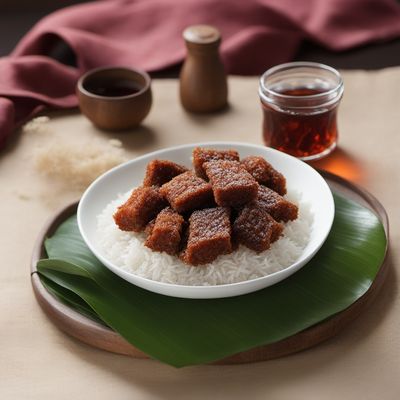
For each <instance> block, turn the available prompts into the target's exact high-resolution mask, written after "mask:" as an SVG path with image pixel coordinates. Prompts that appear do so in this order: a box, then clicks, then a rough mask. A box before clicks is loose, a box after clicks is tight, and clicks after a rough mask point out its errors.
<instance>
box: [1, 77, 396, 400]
mask: <svg viewBox="0 0 400 400" xmlns="http://www.w3.org/2000/svg"><path fill="white" fill-rule="evenodd" d="M343 76H344V79H345V86H346V89H345V97H344V99H343V102H342V105H341V109H340V120H339V124H340V135H341V136H340V148H339V150H338V151H337V152H336V154H335V155H333V156H331V157H329V158H328V159H327V160H326V161H324V162H321V163H320V164H319V166H323V167H326V168H328V169H330V170H331V171H333V172H336V173H338V174H340V175H342V176H344V177H347V178H348V179H350V180H352V181H355V182H358V183H359V184H361V185H362V186H364V187H365V188H366V189H368V190H370V191H371V192H372V193H373V194H375V195H376V196H377V197H378V198H379V199H380V200H381V202H382V203H383V204H384V206H385V207H386V209H387V211H388V214H389V218H390V221H391V240H392V246H391V262H390V264H391V269H390V273H389V279H388V280H387V282H386V285H385V286H384V289H383V292H382V293H381V294H380V296H379V297H378V298H377V299H376V301H375V303H374V305H373V306H372V307H371V308H370V310H369V312H366V313H364V314H363V315H362V316H360V317H359V318H358V319H357V320H355V321H354V322H353V323H352V324H351V325H350V326H349V327H348V328H347V329H346V330H345V331H343V332H342V333H341V334H340V335H338V336H337V337H335V338H333V339H331V340H329V341H327V342H325V343H323V344H321V345H319V346H317V347H315V348H313V349H310V350H307V351H304V352H302V353H298V354H295V355H293V356H290V357H286V358H282V359H278V360H273V361H268V362H263V363H258V364H252V365H239V366H222V367H221V366H218V367H217V366H199V367H190V368H184V369H180V370H178V369H174V368H172V367H169V366H166V365H162V364H160V363H158V362H155V361H150V360H148V361H144V360H135V359H132V358H129V357H125V356H118V355H114V354H110V353H106V352H104V351H100V350H96V349H94V348H91V347H89V346H87V345H84V344H81V343H79V342H77V341H76V340H73V339H71V338H70V337H68V336H66V335H65V334H63V333H62V332H60V331H59V330H58V329H57V328H56V327H54V326H53V325H52V323H51V322H50V321H49V320H48V319H47V317H46V316H45V315H44V314H43V312H42V311H41V309H40V308H39V306H38V304H37V303H36V301H35V298H34V296H33V293H32V289H31V285H30V277H29V262H30V256H31V251H32V247H33V244H34V241H35V238H36V236H37V234H38V232H39V230H40V229H41V227H42V226H43V224H44V222H45V221H46V219H47V218H48V217H50V216H51V215H52V214H53V213H54V212H55V211H56V209H58V208H59V207H62V206H64V205H66V204H67V203H68V202H70V201H71V200H73V199H77V198H78V197H79V194H80V191H79V190H76V189H73V188H69V187H68V184H66V182H63V181H62V180H60V179H58V180H57V182H56V179H54V178H51V177H50V178H49V177H45V176H43V175H41V174H40V173H39V172H38V171H37V169H36V168H35V166H34V159H35V156H34V154H35V153H36V152H37V151H38V148H39V146H40V145H46V142H49V141H51V140H52V139H51V138H54V140H55V143H56V146H57V147H58V148H63V146H67V145H71V144H72V145H74V146H75V147H74V148H76V151H77V152H78V151H82V147H84V146H87V143H88V142H90V143H96V144H98V143H100V144H101V143H107V141H108V139H110V138H118V139H120V140H121V141H122V142H123V144H124V147H125V149H126V155H127V156H128V157H135V156H137V155H140V154H143V153H146V152H148V151H151V150H154V149H160V148H164V147H167V146H171V145H177V144H182V143H189V142H194V141H207V140H224V139H229V140H242V141H248V142H251V143H261V133H260V126H261V112H260V107H259V103H258V97H257V79H255V78H231V79H230V102H231V108H230V110H229V111H228V112H226V113H222V114H219V115H214V116H207V117H206V116H203V117H199V116H197V117H194V116H190V115H188V114H186V113H185V112H184V111H183V110H182V109H181V107H180V105H179V101H178V97H177V82H176V81H174V80H165V81H155V82H154V84H153V89H154V105H153V109H152V111H151V114H150V115H149V117H148V119H147V120H146V123H145V125H144V126H143V127H142V128H141V129H139V130H138V131H136V132H132V133H126V134H107V133H104V132H100V131H97V130H96V129H95V128H93V127H92V125H91V124H90V123H89V122H88V121H87V120H86V119H85V118H84V117H82V116H80V115H79V114H78V113H76V112H71V113H67V114H61V115H60V114H58V115H53V116H51V120H50V122H49V123H48V124H47V129H48V131H47V133H45V134H43V133H35V132H24V133H19V134H16V135H15V137H14V138H13V140H12V141H10V143H9V145H8V147H7V149H6V150H5V151H4V152H3V153H2V154H1V157H0V196H1V208H0V216H1V217H0V229H1V242H0V243H1V249H2V250H1V251H2V255H3V262H2V266H1V272H0V274H1V279H0V399H7V400H8V399H50V398H58V399H87V398H89V399H118V400H119V399H243V398H247V399H266V398H268V399H308V400H310V399H398V398H400V302H399V299H398V295H397V291H398V289H397V287H398V283H397V275H398V270H399V268H400V265H399V264H400V246H399V241H400V228H399V217H400V212H399V207H398V204H399V197H400V183H399V172H398V170H399V167H400V161H399V159H400V117H399V115H400V69H388V70H382V71H379V72H363V71H354V72H344V73H343ZM39 150H40V149H39Z"/></svg>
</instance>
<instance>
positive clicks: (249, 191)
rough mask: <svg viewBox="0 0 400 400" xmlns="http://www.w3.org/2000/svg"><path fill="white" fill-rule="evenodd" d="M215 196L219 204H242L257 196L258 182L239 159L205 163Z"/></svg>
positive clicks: (235, 205)
mask: <svg viewBox="0 0 400 400" xmlns="http://www.w3.org/2000/svg"><path fill="white" fill-rule="evenodd" d="M203 166H204V170H205V172H206V174H207V176H208V178H209V179H210V183H211V186H212V190H213V193H214V198H215V201H216V203H217V204H218V205H219V206H233V207H237V206H241V205H243V204H246V203H248V202H250V201H252V200H254V199H255V198H256V197H257V192H258V186H259V185H258V183H257V181H256V180H255V179H254V178H253V177H252V176H251V175H250V174H249V173H248V172H247V171H246V169H245V168H244V167H243V166H242V165H241V164H240V162H238V161H226V160H217V161H209V162H206V163H204V165H203Z"/></svg>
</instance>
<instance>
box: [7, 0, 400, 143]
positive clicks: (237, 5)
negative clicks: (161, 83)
mask: <svg viewBox="0 0 400 400" xmlns="http://www.w3.org/2000/svg"><path fill="white" fill-rule="evenodd" d="M198 23H207V24H212V25H215V26H216V27H218V28H219V29H220V31H221V33H222V36H223V43H222V45H221V54H222V58H223V61H224V64H225V66H226V69H227V71H228V72H229V73H234V74H242V75H246V74H260V73H262V72H263V71H265V70H266V69H267V68H269V67H271V66H272V65H275V64H279V63H281V62H286V61H290V60H291V59H292V58H293V57H294V55H295V54H296V51H297V50H298V48H299V46H300V44H301V43H302V42H303V41H304V40H309V41H313V42H315V43H318V44H320V45H323V46H325V47H327V48H329V49H331V50H335V51H341V50H346V49H348V48H351V47H353V46H357V45H361V44H365V43H368V42H373V41H374V42H375V41H383V40H388V39H392V38H395V37H398V36H400V6H399V5H398V4H397V3H396V1H395V0H350V1H349V0H325V1H320V0H307V1H301V2H300V1H298V0H280V1H279V2H278V1H274V0H248V1H242V0H201V1H199V0H187V1H185V2H183V1H180V0H103V1H96V2H92V3H86V4H81V5H78V6H73V7H69V8H66V9H63V10H60V11H57V12H55V13H53V14H51V15H49V16H47V17H45V18H44V19H43V20H42V21H40V22H39V23H38V24H37V25H36V26H34V27H33V28H32V30H31V31H30V32H29V33H28V34H27V35H26V36H25V37H24V38H23V39H22V40H21V41H20V43H19V44H18V46H17V47H16V48H15V50H14V51H13V52H12V53H11V55H10V56H8V57H3V58H0V77H1V78H0V147H1V146H3V145H4V143H5V140H6V138H7V137H8V136H9V135H10V134H11V133H12V131H13V130H14V129H15V127H16V126H18V125H19V124H21V123H22V122H24V121H25V120H26V119H28V118H29V117H31V116H32V115H34V113H35V112H37V111H38V110H40V109H43V108H45V107H50V108H69V107H73V106H76V105H77V99H76V96H75V84H76V81H77V79H78V77H79V75H80V74H82V73H83V72H85V71H87V70H88V69H90V68H94V67H98V66H105V65H126V66H134V67H137V68H141V69H145V70H147V71H150V72H151V71H158V70H162V69H164V68H167V67H170V66H173V65H175V64H177V63H179V62H181V61H182V60H183V59H184V56H185V48H184V43H183V40H182V37H181V34H182V31H183V29H184V28H185V27H186V26H188V25H191V24H198ZM60 45H63V46H64V48H66V49H68V50H69V51H70V53H71V54H73V55H74V58H75V61H76V66H68V65H65V64H64V63H63V60H62V57H57V56H55V54H56V53H57V49H59V46H60Z"/></svg>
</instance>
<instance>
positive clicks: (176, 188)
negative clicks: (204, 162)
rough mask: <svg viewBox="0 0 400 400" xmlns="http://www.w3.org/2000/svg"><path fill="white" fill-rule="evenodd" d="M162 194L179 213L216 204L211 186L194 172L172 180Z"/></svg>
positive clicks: (185, 173)
mask: <svg viewBox="0 0 400 400" xmlns="http://www.w3.org/2000/svg"><path fill="white" fill-rule="evenodd" d="M160 192H161V194H162V195H163V196H164V197H165V198H166V199H167V200H168V202H169V204H170V205H171V207H172V208H173V209H174V210H175V211H177V212H179V213H183V212H186V211H191V210H194V209H197V208H205V207H209V206H211V205H212V204H213V203H214V199H213V193H212V189H211V185H210V184H209V183H208V182H206V181H204V180H203V179H201V178H199V177H198V176H196V175H195V173H194V172H193V171H187V172H184V173H183V174H180V175H178V176H176V177H175V178H173V179H171V180H170V181H169V182H167V183H165V184H164V185H163V186H161V189H160Z"/></svg>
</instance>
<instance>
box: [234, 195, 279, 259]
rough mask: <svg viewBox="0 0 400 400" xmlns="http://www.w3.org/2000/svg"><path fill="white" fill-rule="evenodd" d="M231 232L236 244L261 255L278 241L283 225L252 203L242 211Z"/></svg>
mask: <svg viewBox="0 0 400 400" xmlns="http://www.w3.org/2000/svg"><path fill="white" fill-rule="evenodd" d="M232 230H233V237H234V240H235V241H236V242H238V243H240V244H243V245H245V246H246V247H248V248H249V249H251V250H254V251H256V252H257V253H261V252H262V251H265V250H268V249H269V247H270V246H271V243H273V242H275V241H276V240H278V239H279V237H280V236H281V235H282V232H283V225H282V224H280V223H278V222H276V221H275V220H274V219H273V218H272V217H271V216H270V215H269V214H268V213H267V212H266V211H265V210H263V209H262V208H259V207H258V206H257V205H256V204H255V202H253V203H251V204H248V205H246V206H245V207H244V208H243V209H242V211H241V212H240V213H239V216H238V217H237V218H236V220H235V222H234V223H233V228H232Z"/></svg>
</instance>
